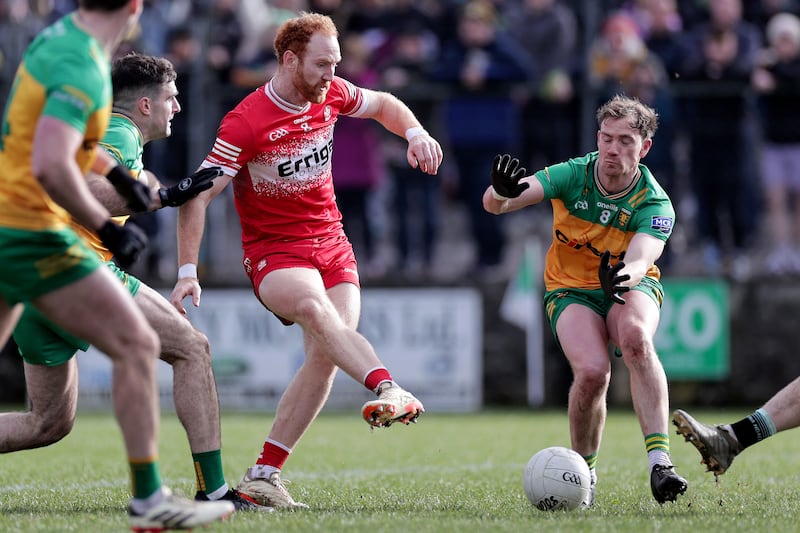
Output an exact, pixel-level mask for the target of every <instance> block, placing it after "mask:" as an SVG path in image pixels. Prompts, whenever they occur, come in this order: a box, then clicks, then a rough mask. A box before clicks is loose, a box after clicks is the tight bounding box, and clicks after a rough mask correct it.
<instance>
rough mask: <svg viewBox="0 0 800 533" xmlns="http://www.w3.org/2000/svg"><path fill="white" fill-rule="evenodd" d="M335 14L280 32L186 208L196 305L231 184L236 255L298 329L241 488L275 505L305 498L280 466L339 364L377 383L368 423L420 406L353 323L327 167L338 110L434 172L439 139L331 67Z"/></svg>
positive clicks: (352, 281)
mask: <svg viewBox="0 0 800 533" xmlns="http://www.w3.org/2000/svg"><path fill="white" fill-rule="evenodd" d="M337 38H338V31H337V29H336V27H335V25H334V23H333V21H332V20H331V19H330V18H328V17H326V16H324V15H319V14H315V13H302V14H301V15H300V16H298V17H296V18H293V19H290V20H288V21H287V22H285V23H284V24H283V25H282V26H281V27H280V28H279V30H278V32H277V34H276V37H275V43H274V44H275V51H276V55H277V57H278V69H277V72H276V74H275V76H274V77H273V78H272V79H271V80H270V81H269V82H267V83H266V85H265V86H263V87H261V88H259V89H257V90H256V91H254V92H253V93H251V94H250V95H249V96H247V97H246V98H244V99H243V100H242V101H241V102H240V103H239V105H237V106H236V108H234V109H233V110H232V111H230V112H229V113H228V114H227V115H226V116H225V117H224V119H223V120H222V123H221V124H220V127H219V129H218V132H217V139H216V141H215V142H214V147H213V148H212V150H211V152H210V153H209V154H208V155H207V156H206V159H205V161H203V163H202V166H204V167H206V166H220V167H222V169H223V172H224V175H223V176H222V177H220V178H217V180H216V182H215V184H214V187H213V188H212V189H210V190H209V191H207V192H206V193H203V194H201V195H200V196H198V197H197V198H196V199H195V200H193V201H190V202H189V203H187V204H184V206H183V207H182V208H181V210H180V212H179V216H178V256H179V262H180V264H181V267H180V269H179V272H178V281H177V283H176V285H175V288H174V290H173V292H172V302H173V304H174V305H175V306H176V307H177V308H178V309H179V310H180V311H182V312H184V313H185V309H184V307H183V305H182V303H181V302H182V300H183V299H184V298H185V297H187V296H190V295H191V296H192V302H193V304H194V305H199V303H200V284H199V281H198V279H197V268H196V264H197V260H198V253H199V248H200V242H201V239H202V234H203V228H204V227H205V216H206V214H205V213H206V208H207V206H208V204H209V202H210V201H211V200H212V199H213V198H214V197H215V196H216V195H217V194H219V193H220V192H221V191H222V190H223V189H224V188H225V186H226V185H227V184H228V183H229V182H231V181H233V188H234V198H235V203H236V209H237V212H238V213H239V218H240V222H241V226H242V249H243V252H244V256H243V264H244V268H245V271H246V272H247V275H248V276H249V277H250V280H251V282H252V285H253V290H254V291H255V293H256V295H257V296H258V298H259V300H260V301H261V303H262V304H263V305H264V306H265V307H266V308H267V309H269V310H270V311H272V312H273V313H274V314H275V315H276V316H277V317H278V318H280V319H281V321H282V322H283V323H284V324H291V323H293V322H296V323H298V324H299V325H300V326H301V327H302V328H303V333H304V341H305V350H306V359H305V362H304V364H303V365H302V366H301V368H300V369H299V370H298V371H297V374H296V375H295V377H294V379H293V380H292V381H291V383H290V384H289V386H288V388H287V389H286V391H285V392H284V394H283V396H282V398H281V400H280V402H279V404H278V409H277V412H276V415H275V421H274V424H273V426H272V428H271V430H270V433H269V436H268V437H267V439H266V441H265V442H264V447H263V449H262V451H261V454H260V455H259V457H258V460H257V461H256V464H255V465H254V466H253V467H251V468H249V469H248V470H247V472H246V473H245V476H244V477H243V479H242V481H241V482H240V483H239V486H238V487H237V488H238V490H239V491H241V492H244V493H245V494H248V495H250V496H251V497H253V498H254V499H255V500H256V501H259V502H260V503H263V504H265V505H269V506H272V507H275V508H299V507H306V505H305V504H302V503H299V502H297V501H295V500H294V498H292V496H291V495H290V494H289V493H288V492H287V491H286V488H285V486H284V484H283V482H282V481H281V478H280V470H281V468H282V467H283V465H284V463H285V462H286V459H287V458H288V456H289V454H290V453H291V451H292V448H294V447H295V446H296V444H297V443H298V441H299V440H300V438H301V437H302V435H303V433H305V431H306V430H307V429H308V427H309V426H310V425H311V423H312V422H313V420H314V418H315V417H316V415H317V413H319V411H320V409H321V408H322V406H323V405H324V403H325V401H326V400H327V398H328V394H329V392H330V388H331V384H332V382H333V378H334V375H335V373H336V370H337V368H341V369H342V370H344V371H345V372H346V373H347V374H348V375H350V376H351V377H352V378H353V379H355V380H357V381H359V382H361V383H363V384H364V386H366V387H367V388H368V389H370V390H372V391H374V392H375V393H376V395H377V399H375V400H372V401H369V402H367V403H366V404H364V406H363V407H362V414H363V416H364V419H365V420H366V421H367V423H369V424H370V425H372V426H374V427H381V426H389V425H390V424H392V423H393V422H397V421H399V422H403V423H405V424H408V423H409V422H413V421H416V419H417V417H418V416H419V415H420V414H421V413H422V412H423V410H424V409H423V406H422V403H421V402H420V401H419V400H417V399H416V398H415V397H414V396H413V395H412V394H410V393H409V392H407V391H405V390H404V389H402V388H401V387H400V386H399V385H397V384H396V383H395V382H394V381H393V380H392V376H391V374H390V373H389V371H388V370H387V369H386V367H385V366H384V365H383V363H381V361H380V359H379V358H378V355H377V354H376V353H375V350H374V349H373V347H372V345H371V344H370V343H369V342H368V341H367V340H366V339H365V338H364V337H363V336H362V335H361V334H360V333H358V332H357V331H356V327H357V325H358V321H359V315H360V310H361V301H360V285H359V280H358V271H357V265H356V259H355V255H354V254H353V248H352V246H351V244H350V242H349V241H348V239H347V237H346V235H345V234H344V231H343V229H342V223H341V214H340V212H339V209H338V208H337V206H336V202H335V196H334V191H333V180H332V176H331V156H332V146H333V131H334V124H335V123H336V119H337V117H338V115H339V114H343V115H347V116H351V117H357V118H365V119H367V118H371V119H375V120H377V121H378V122H379V123H380V124H381V125H383V126H384V127H385V128H386V129H387V130H389V131H391V132H393V133H395V134H397V135H399V136H405V138H406V139H407V140H408V153H407V155H408V162H409V164H410V165H411V166H412V167H415V168H419V169H420V170H421V171H422V172H425V173H428V174H436V172H437V171H438V169H439V165H440V164H441V162H442V149H441V146H440V145H439V143H438V142H437V141H436V140H435V139H433V138H432V137H431V136H430V135H428V133H427V131H425V130H424V129H423V127H422V126H421V125H420V123H419V121H418V120H417V119H416V117H415V116H414V114H413V113H412V112H411V110H410V109H409V108H408V106H406V105H405V104H404V103H402V102H401V101H400V100H398V99H397V98H396V97H394V96H392V95H390V94H388V93H385V92H378V91H372V90H368V89H364V88H360V87H357V86H355V85H353V84H352V83H350V82H348V81H346V80H344V79H342V78H339V77H337V76H336V75H335V71H336V66H337V65H338V63H339V62H340V61H341V53H340V49H339V43H338V39H337Z"/></svg>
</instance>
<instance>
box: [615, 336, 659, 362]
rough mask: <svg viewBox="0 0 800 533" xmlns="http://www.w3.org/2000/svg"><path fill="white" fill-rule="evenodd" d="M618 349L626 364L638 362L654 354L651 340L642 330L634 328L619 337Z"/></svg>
mask: <svg viewBox="0 0 800 533" xmlns="http://www.w3.org/2000/svg"><path fill="white" fill-rule="evenodd" d="M620 350H621V351H622V355H623V359H624V360H625V362H626V363H627V364H628V365H631V364H634V365H636V364H639V363H640V362H641V361H643V360H646V359H647V358H649V357H654V356H655V348H654V347H653V341H652V340H651V339H650V338H649V336H648V335H646V334H645V333H644V332H643V331H639V330H634V331H631V332H630V333H628V334H626V335H625V336H624V337H623V338H621V339H620Z"/></svg>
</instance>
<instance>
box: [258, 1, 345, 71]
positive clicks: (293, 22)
mask: <svg viewBox="0 0 800 533" xmlns="http://www.w3.org/2000/svg"><path fill="white" fill-rule="evenodd" d="M317 32H321V33H323V34H325V35H333V36H334V37H338V36H339V31H338V30H337V29H336V24H334V23H333V20H331V18H330V17H329V16H327V15H320V14H319V13H305V12H302V13H300V15H299V16H298V17H295V18H291V19H289V20H287V21H286V22H284V23H283V24H281V26H280V28H278V32H277V33H276V35H275V41H274V42H273V45H274V48H275V55H276V56H277V58H278V63H279V64H283V54H284V53H285V52H286V51H287V50H291V51H292V52H294V53H295V54H297V56H298V57H300V58H302V57H303V54H304V53H305V51H306V46H307V45H308V41H310V40H311V36H312V35H313V34H315V33H317Z"/></svg>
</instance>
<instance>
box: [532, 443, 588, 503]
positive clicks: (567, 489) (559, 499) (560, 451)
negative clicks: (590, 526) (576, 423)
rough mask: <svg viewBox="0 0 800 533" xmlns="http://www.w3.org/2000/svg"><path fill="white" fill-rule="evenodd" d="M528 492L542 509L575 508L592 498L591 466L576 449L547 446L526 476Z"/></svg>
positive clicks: (540, 452)
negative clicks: (590, 496)
mask: <svg viewBox="0 0 800 533" xmlns="http://www.w3.org/2000/svg"><path fill="white" fill-rule="evenodd" d="M522 482H523V487H524V488H525V495H526V496H528V499H529V500H530V501H531V503H532V504H533V505H534V506H535V507H536V508H537V509H539V510H540V511H558V510H567V511H570V510H573V509H579V508H582V507H586V506H587V505H588V503H587V502H589V501H590V499H589V495H590V492H591V476H590V474H589V466H588V465H587V464H586V461H585V460H584V459H583V457H581V456H580V454H579V453H578V452H576V451H575V450H570V449H569V448H564V447H563V446H551V447H549V448H545V449H543V450H541V451H539V452H536V454H534V455H533V457H531V458H530V460H529V461H528V464H526V465H525V473H524V476H523V479H522Z"/></svg>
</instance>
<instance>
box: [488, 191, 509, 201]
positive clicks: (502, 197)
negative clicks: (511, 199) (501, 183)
mask: <svg viewBox="0 0 800 533" xmlns="http://www.w3.org/2000/svg"><path fill="white" fill-rule="evenodd" d="M492 196H494V199H495V200H498V201H500V202H505V201H506V200H508V197H506V196H503V195H502V194H498V193H497V191H496V190H494V187H492Z"/></svg>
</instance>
